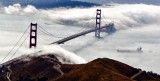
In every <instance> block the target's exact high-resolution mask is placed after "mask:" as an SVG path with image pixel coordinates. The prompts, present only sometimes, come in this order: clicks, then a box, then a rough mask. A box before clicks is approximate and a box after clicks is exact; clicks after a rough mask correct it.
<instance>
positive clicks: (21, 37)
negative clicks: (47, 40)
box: [0, 26, 30, 64]
mask: <svg viewBox="0 0 160 81" xmlns="http://www.w3.org/2000/svg"><path fill="white" fill-rule="evenodd" d="M29 27H30V26H28V27H27V29H26V30H25V31H24V33H23V34H22V35H21V37H20V38H19V39H18V41H17V42H16V43H15V45H14V46H13V48H12V49H11V50H10V51H9V52H8V53H7V55H6V56H5V57H4V58H3V59H2V60H1V62H0V64H1V63H2V62H3V61H4V60H5V59H6V58H7V57H8V56H9V54H10V53H11V52H12V51H13V50H14V49H15V47H16V46H17V45H18V44H19V42H20V41H21V39H22V38H23V36H24V35H25V33H26V32H27V30H28V29H29Z"/></svg>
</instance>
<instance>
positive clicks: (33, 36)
mask: <svg viewBox="0 0 160 81" xmlns="http://www.w3.org/2000/svg"><path fill="white" fill-rule="evenodd" d="M36 45H37V23H36V24H33V23H31V24H30V44H29V47H30V48H32V47H35V48H36Z"/></svg>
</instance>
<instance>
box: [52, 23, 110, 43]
mask: <svg viewBox="0 0 160 81" xmlns="http://www.w3.org/2000/svg"><path fill="white" fill-rule="evenodd" d="M109 26H110V24H109V25H106V26H103V27H101V28H100V29H103V28H107V27H109ZM96 30H98V28H95V29H91V30H87V31H83V32H80V33H78V34H74V35H71V36H68V37H66V38H63V39H61V40H58V41H56V42H53V43H51V44H64V43H65V42H67V41H69V40H72V39H74V38H77V37H80V36H82V35H85V34H88V33H91V32H94V31H96Z"/></svg>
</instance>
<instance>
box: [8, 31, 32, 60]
mask: <svg viewBox="0 0 160 81" xmlns="http://www.w3.org/2000/svg"><path fill="white" fill-rule="evenodd" d="M28 37H29V34H28V36H27V37H26V38H25V39H24V40H23V42H22V43H21V45H20V46H19V47H18V49H17V50H16V51H15V52H14V53H13V54H12V56H11V58H10V59H9V60H11V59H12V58H13V56H14V55H16V53H17V52H18V50H19V49H20V48H21V47H22V45H23V44H24V42H25V41H26V40H27V38H28Z"/></svg>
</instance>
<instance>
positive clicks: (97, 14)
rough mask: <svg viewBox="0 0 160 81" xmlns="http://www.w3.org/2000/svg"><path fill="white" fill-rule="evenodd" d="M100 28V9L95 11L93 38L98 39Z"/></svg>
mask: <svg viewBox="0 0 160 81" xmlns="http://www.w3.org/2000/svg"><path fill="white" fill-rule="evenodd" d="M100 27H101V9H97V12H96V29H97V30H96V31H95V37H97V38H100Z"/></svg>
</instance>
